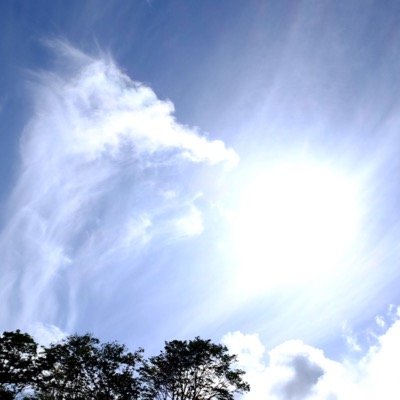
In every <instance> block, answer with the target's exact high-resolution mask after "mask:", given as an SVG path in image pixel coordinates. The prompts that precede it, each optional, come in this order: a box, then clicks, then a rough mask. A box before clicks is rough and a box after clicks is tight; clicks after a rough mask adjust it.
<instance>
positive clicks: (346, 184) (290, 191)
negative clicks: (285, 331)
mask: <svg viewBox="0 0 400 400" xmlns="http://www.w3.org/2000/svg"><path fill="white" fill-rule="evenodd" d="M241 191H242V194H241V196H240V201H239V205H238V207H237V209H236V211H235V212H234V215H233V220H232V224H233V228H232V231H233V240H234V251H235V255H236V258H237V259H238V263H239V268H238V271H239V272H238V280H239V282H241V284H243V285H246V286H248V287H249V289H251V290H255V289H257V288H258V289H265V288H266V287H270V286H276V285H277V284H282V283H284V284H288V283H289V284H290V283H298V282H303V281H304V280H309V279H313V278H315V277H318V278H321V277H322V276H327V275H328V273H329V272H330V271H333V270H334V269H336V268H337V266H338V265H339V263H340V259H341V258H342V257H343V255H344V254H345V253H346V251H347V250H348V248H349V245H350V244H351V243H352V241H353V238H354V236H355V234H356V232H357V225H358V219H359V204H358V201H357V188H356V186H355V184H354V183H353V182H352V181H351V180H350V179H349V178H346V177H345V176H342V175H340V174H338V173H335V171H333V170H331V169H329V168H326V167H323V166H320V165H314V164H303V163H301V164H284V165H278V166H275V167H272V168H270V169H267V170H264V171H262V172H259V173H257V174H255V175H253V176H252V177H251V180H250V181H249V182H248V184H247V185H245V186H244V187H242V188H241Z"/></svg>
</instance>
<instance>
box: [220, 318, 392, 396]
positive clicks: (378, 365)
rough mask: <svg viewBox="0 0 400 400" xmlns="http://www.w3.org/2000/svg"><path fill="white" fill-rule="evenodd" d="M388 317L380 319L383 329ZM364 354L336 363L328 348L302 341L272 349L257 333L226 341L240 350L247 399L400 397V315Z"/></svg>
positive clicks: (234, 334)
mask: <svg viewBox="0 0 400 400" xmlns="http://www.w3.org/2000/svg"><path fill="white" fill-rule="evenodd" d="M382 320H383V317H380V322H378V323H377V329H379V328H382V323H381V322H382ZM385 324H386V325H388V324H389V327H388V328H387V330H385V331H384V332H383V333H381V334H380V335H378V334H377V335H375V336H374V337H375V341H374V342H372V343H371V344H370V345H369V347H368V348H367V349H366V350H365V351H364V352H363V354H362V355H361V356H360V357H357V358H350V357H347V358H345V359H344V360H342V361H335V360H332V359H329V358H328V357H326V356H325V355H324V353H323V351H322V350H320V349H317V348H315V347H312V346H309V345H306V344H304V343H303V342H302V341H299V340H292V341H288V342H285V343H283V344H281V345H279V346H277V347H275V348H273V349H272V350H270V351H269V352H268V357H267V361H266V360H265V358H264V355H265V350H266V349H265V346H264V345H263V344H262V343H261V341H260V339H259V337H258V335H257V334H243V333H241V332H232V333H228V334H227V335H225V336H224V338H223V342H224V343H225V344H226V345H227V346H228V348H229V349H230V351H231V352H232V353H235V354H238V359H239V365H240V367H241V368H243V369H244V370H245V371H246V373H247V374H246V378H247V379H248V381H249V383H250V385H251V392H250V393H249V394H247V395H245V396H244V398H245V399H246V400H253V399H254V400H256V399H257V400H261V399H271V400H305V399H310V400H376V399H383V398H384V399H396V398H398V397H399V395H400V384H399V380H398V378H397V371H398V364H399V360H400V342H399V340H398V339H399V337H400V318H399V315H397V317H396V320H395V321H394V322H393V321H392V322H391V323H390V321H385Z"/></svg>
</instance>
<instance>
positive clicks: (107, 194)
mask: <svg viewBox="0 0 400 400" xmlns="http://www.w3.org/2000/svg"><path fill="white" fill-rule="evenodd" d="M53 47H54V49H55V50H56V51H58V53H59V54H60V57H62V60H63V65H64V68H62V69H63V70H62V71H61V72H60V71H55V72H53V73H40V74H36V83H35V84H34V85H33V88H32V96H33V100H34V114H33V116H32V118H31V119H30V122H29V123H28V124H27V126H26V127H25V129H24V132H23V134H22V138H21V150H20V152H21V167H20V172H19V174H18V176H17V179H16V183H15V187H14V189H13V192H12V194H11V195H10V198H9V201H8V204H7V208H6V212H7V220H6V222H5V225H4V228H3V230H2V232H1V234H0V252H1V254H2V255H3V260H2V268H3V272H2V276H1V285H2V288H3V290H2V292H1V297H0V304H1V314H2V316H3V321H2V323H3V324H4V326H6V327H7V328H9V327H19V328H24V327H28V326H30V325H31V324H34V323H36V322H37V321H40V322H43V323H47V324H48V323H51V324H56V325H58V326H61V327H62V328H63V329H66V330H69V331H71V330H72V329H73V328H74V324H75V323H76V320H77V318H78V316H79V313H80V307H81V306H82V304H80V302H81V299H80V298H79V293H80V292H81V291H82V290H83V289H85V290H96V287H98V286H99V285H100V286H102V285H103V286H104V285H105V283H106V282H104V281H103V280H109V279H110V277H111V278H112V279H115V282H113V284H114V283H115V284H116V283H117V282H118V281H119V280H120V279H121V278H122V279H123V276H124V272H123V271H121V268H125V267H126V266H127V265H129V268H130V269H132V268H135V260H136V261H137V259H138V257H139V256H140V254H141V252H142V251H143V249H144V248H145V247H146V246H148V245H149V243H151V241H152V240H153V239H154V238H158V239H160V238H163V237H165V238H166V239H167V241H168V242H171V241H172V242H173V241H176V240H181V239H182V238H185V237H190V236H194V235H199V234H201V232H202V229H203V222H202V213H201V210H200V209H199V208H198V205H197V204H196V199H197V197H198V194H197V193H201V188H198V190H197V192H196V193H193V189H189V188H185V181H184V180H183V178H178V179H176V178H174V179H172V178H171V175H172V174H171V171H173V170H174V169H178V170H179V168H183V167H185V168H187V169H188V170H189V171H190V168H195V167H196V165H200V164H206V165H215V164H223V165H225V166H226V167H228V168H230V167H232V166H234V165H235V164H236V163H237V161H238V156H237V155H236V153H235V152H234V151H233V150H231V149H228V148H227V147H226V146H225V144H224V143H223V142H221V141H218V140H210V139H208V138H207V137H205V136H203V135H201V134H200V133H199V132H198V130H197V129H193V128H190V127H187V126H184V125H181V124H179V123H178V122H177V121H176V120H175V118H174V115H173V113H174V107H173V105H172V103H171V102H170V101H168V100H165V101H163V100H159V99H158V98H157V97H156V95H155V94H154V92H153V91H152V90H151V89H150V88H149V87H147V86H145V85H142V84H140V83H138V82H134V81H132V80H131V79H130V78H129V77H127V76H126V75H124V74H123V73H122V72H121V71H120V70H119V69H118V67H117V66H116V65H115V64H114V63H113V61H112V60H111V58H109V57H100V58H97V59H96V58H91V57H88V56H87V55H85V54H83V53H81V52H80V51H79V50H77V49H75V48H73V47H70V46H69V45H68V44H65V43H63V42H54V43H53ZM196 168H198V167H196ZM165 193H173V194H174V195H173V196H171V195H168V196H167V195H165ZM126 268H128V267H126ZM114 270H115V273H113V271H114ZM100 271H107V274H106V275H104V276H102V274H101V272H100ZM89 279H90V283H89V286H87V287H84V285H83V283H82V282H86V281H88V280H89ZM107 283H108V284H109V283H110V282H109V281H108V282H107ZM86 285H88V283H86Z"/></svg>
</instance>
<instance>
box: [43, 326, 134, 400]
mask: <svg viewBox="0 0 400 400" xmlns="http://www.w3.org/2000/svg"><path fill="white" fill-rule="evenodd" d="M140 353H141V351H140V350H139V351H137V352H135V353H131V352H128V351H127V349H126V347H125V346H123V345H121V344H118V343H116V342H114V343H105V344H100V342H99V340H98V339H96V338H94V337H93V336H92V335H90V334H86V335H82V336H79V335H72V336H69V337H68V338H66V339H65V340H64V341H63V342H61V343H58V344H53V345H51V346H50V347H48V348H45V349H44V353H43V355H42V356H41V357H40V359H39V361H38V366H39V370H40V374H39V377H38V379H37V383H36V389H37V394H38V396H39V398H41V399H53V400H64V399H65V400H66V399H78V400H90V399H93V400H103V399H104V400H128V399H130V400H133V399H138V398H139V394H140V387H139V381H138V379H137V376H136V375H137V367H138V363H139V362H140V360H141V354H140Z"/></svg>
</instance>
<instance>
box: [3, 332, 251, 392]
mask: <svg viewBox="0 0 400 400" xmlns="http://www.w3.org/2000/svg"><path fill="white" fill-rule="evenodd" d="M235 362H236V356H235V355H231V354H229V352H228V349H227V347H226V346H224V345H221V344H215V343H213V342H211V340H208V339H207V340H205V339H201V338H200V337H196V338H194V339H193V340H172V341H169V342H165V346H164V349H163V350H162V351H161V352H160V353H159V354H158V355H156V356H153V357H149V358H145V357H144V350H143V349H142V348H139V349H137V350H135V351H133V352H132V351H129V349H128V348H127V347H126V346H125V345H123V344H120V343H118V342H116V341H114V342H105V343H101V342H100V340H99V339H97V338H95V337H94V336H93V335H92V334H89V333H87V334H84V335H78V334H74V335H70V336H68V337H66V338H64V339H63V340H62V341H60V342H56V343H52V344H50V345H48V346H42V345H39V344H38V343H37V342H36V341H35V340H34V338H33V337H32V336H31V335H29V334H28V333H24V332H21V331H20V330H16V331H11V332H7V331H5V332H3V334H2V335H1V336H0V399H1V400H9V399H38V400H70V399H71V400H133V399H138V400H213V399H215V400H233V399H234V396H235V394H240V393H245V392H248V391H249V390H250V386H249V384H248V383H247V382H246V381H245V380H244V379H243V376H244V371H242V370H240V369H237V368H235Z"/></svg>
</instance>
